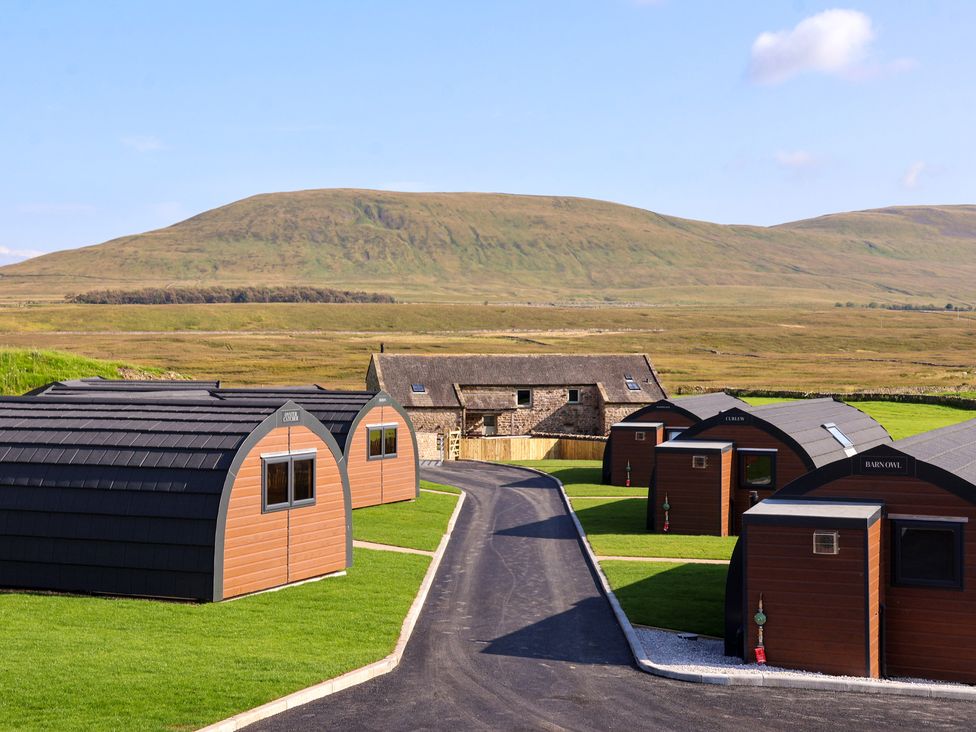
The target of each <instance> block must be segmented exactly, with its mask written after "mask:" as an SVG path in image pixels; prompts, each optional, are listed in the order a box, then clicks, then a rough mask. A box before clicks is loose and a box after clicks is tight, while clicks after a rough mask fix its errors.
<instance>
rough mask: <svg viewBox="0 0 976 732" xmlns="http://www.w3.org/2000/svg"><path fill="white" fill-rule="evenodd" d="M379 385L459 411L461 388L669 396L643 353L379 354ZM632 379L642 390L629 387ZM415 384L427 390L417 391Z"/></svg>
mask: <svg viewBox="0 0 976 732" xmlns="http://www.w3.org/2000/svg"><path fill="white" fill-rule="evenodd" d="M372 365H373V368H374V369H375V371H376V373H377V377H378V380H379V386H380V388H381V389H383V391H385V392H387V393H388V394H390V396H392V397H393V398H394V399H396V400H397V401H398V402H400V404H402V405H403V406H405V407H408V408H409V407H439V408H448V409H459V408H460V407H461V406H462V405H461V401H460V400H459V398H458V393H457V388H456V387H460V388H461V390H462V391H463V390H464V389H465V387H479V386H481V387H484V386H503V387H512V388H515V387H533V386H586V385H590V384H592V385H599V386H600V387H601V388H602V389H603V393H604V394H605V395H606V396H605V398H606V400H607V401H608V402H609V403H612V404H647V403H648V402H653V401H657V400H658V399H663V398H664V397H666V396H667V394H666V393H665V391H664V388H663V387H662V386H661V383H660V380H659V379H658V376H657V373H656V372H655V371H654V367H653V366H652V364H651V361H650V359H649V358H648V357H647V356H646V355H643V354H606V355H565V354H534V355H509V354H506V355H414V354H400V353H396V354H392V353H374V354H373V358H372ZM625 376H632V377H633V378H634V379H635V380H636V382H637V383H638V384H639V385H640V387H641V388H640V390H639V391H634V390H630V389H628V388H627V385H626V381H625V378H624V377H625ZM413 384H423V386H424V389H425V391H424V392H422V393H417V392H414V391H413V389H412V385H413Z"/></svg>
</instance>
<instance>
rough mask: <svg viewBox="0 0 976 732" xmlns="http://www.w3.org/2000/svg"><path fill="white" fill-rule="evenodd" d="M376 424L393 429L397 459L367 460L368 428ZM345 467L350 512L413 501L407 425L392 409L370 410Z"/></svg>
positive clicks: (414, 477) (414, 473)
mask: <svg viewBox="0 0 976 732" xmlns="http://www.w3.org/2000/svg"><path fill="white" fill-rule="evenodd" d="M380 424H395V425H396V426H397V456H396V457H393V458H384V459H382V460H370V459H369V425H380ZM346 466H347V467H346V470H347V472H348V475H349V493H350V494H351V495H352V507H353V508H362V507H363V506H376V505H379V504H381V503H394V502H396V501H409V500H411V499H413V498H416V497H417V495H416V493H417V463H416V460H415V455H414V449H413V440H412V439H411V438H410V425H408V424H407V422H406V420H405V419H404V418H403V417H402V416H401V415H400V413H399V412H398V411H397V410H395V409H393V408H392V407H384V406H376V407H373V408H372V409H371V410H369V412H367V414H366V416H365V417H363V419H362V421H361V422H360V423H359V426H358V427H357V428H356V434H355V435H353V438H352V444H351V445H350V446H349V454H348V455H347V456H346Z"/></svg>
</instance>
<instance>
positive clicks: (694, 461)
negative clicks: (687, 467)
mask: <svg viewBox="0 0 976 732" xmlns="http://www.w3.org/2000/svg"><path fill="white" fill-rule="evenodd" d="M691 467H692V468H694V469H695V470H708V455H692V456H691Z"/></svg>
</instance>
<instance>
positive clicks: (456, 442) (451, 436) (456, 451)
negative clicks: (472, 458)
mask: <svg viewBox="0 0 976 732" xmlns="http://www.w3.org/2000/svg"><path fill="white" fill-rule="evenodd" d="M447 459H448V460H460V459H461V430H452V431H450V432H448V433H447Z"/></svg>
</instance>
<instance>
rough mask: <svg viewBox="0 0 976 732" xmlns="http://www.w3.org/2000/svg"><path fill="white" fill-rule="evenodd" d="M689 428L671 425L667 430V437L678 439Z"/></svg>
mask: <svg viewBox="0 0 976 732" xmlns="http://www.w3.org/2000/svg"><path fill="white" fill-rule="evenodd" d="M685 429H687V428H686V427H669V428H668V429H667V431H666V432H665V439H668V440H676V439H678V438H679V437H681V433H682V432H684V431H685Z"/></svg>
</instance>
